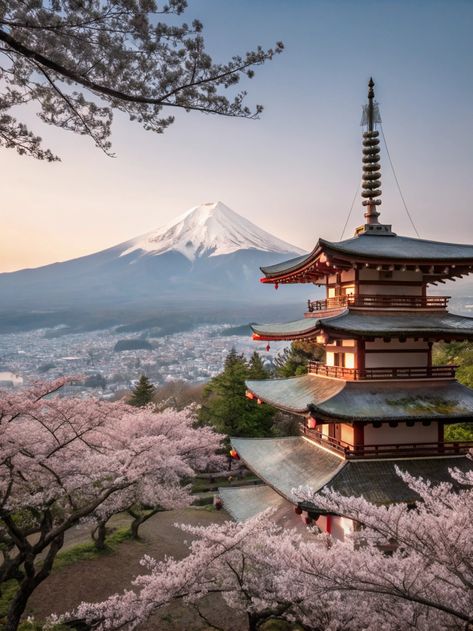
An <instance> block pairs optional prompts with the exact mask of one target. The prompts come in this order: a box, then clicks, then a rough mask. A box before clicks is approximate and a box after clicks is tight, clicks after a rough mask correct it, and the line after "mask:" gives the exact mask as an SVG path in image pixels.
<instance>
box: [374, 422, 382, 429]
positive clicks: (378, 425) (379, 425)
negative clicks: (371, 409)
mask: <svg viewBox="0 0 473 631" xmlns="http://www.w3.org/2000/svg"><path fill="white" fill-rule="evenodd" d="M381 425H382V423H381V421H373V427H374V428H375V429H379V428H380V427H381Z"/></svg>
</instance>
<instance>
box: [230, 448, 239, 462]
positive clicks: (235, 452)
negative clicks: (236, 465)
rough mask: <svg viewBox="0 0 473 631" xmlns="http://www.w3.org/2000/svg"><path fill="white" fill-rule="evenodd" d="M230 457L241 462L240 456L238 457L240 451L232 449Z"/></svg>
mask: <svg viewBox="0 0 473 631" xmlns="http://www.w3.org/2000/svg"><path fill="white" fill-rule="evenodd" d="M230 456H231V457H232V458H233V459H234V460H240V456H239V455H238V451H237V450H236V449H233V448H232V449H230Z"/></svg>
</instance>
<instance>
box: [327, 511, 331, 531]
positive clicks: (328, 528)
mask: <svg viewBox="0 0 473 631" xmlns="http://www.w3.org/2000/svg"><path fill="white" fill-rule="evenodd" d="M331 532H332V515H327V533H328V534H330V533H331Z"/></svg>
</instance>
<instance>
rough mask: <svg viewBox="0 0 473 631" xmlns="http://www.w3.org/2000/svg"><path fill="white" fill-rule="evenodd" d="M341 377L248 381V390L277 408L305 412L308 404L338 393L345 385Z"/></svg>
mask: <svg viewBox="0 0 473 631" xmlns="http://www.w3.org/2000/svg"><path fill="white" fill-rule="evenodd" d="M345 383H346V382H345V381H342V380H341V379H328V378H327V377H319V376H317V375H302V376H301V377H291V378H289V379H264V380H261V381H256V380H253V381H247V382H246V386H247V388H248V390H250V391H251V392H253V393H254V394H255V395H256V396H257V397H258V398H259V399H261V400H262V401H265V402H266V403H269V404H270V405H274V406H275V407H277V408H280V409H283V410H287V411H289V412H295V413H296V414H304V413H305V412H307V406H308V405H311V404H314V403H315V404H320V403H322V402H323V401H326V400H327V399H330V398H331V397H333V396H335V395H336V394H338V393H339V392H340V391H341V390H343V388H344V387H345Z"/></svg>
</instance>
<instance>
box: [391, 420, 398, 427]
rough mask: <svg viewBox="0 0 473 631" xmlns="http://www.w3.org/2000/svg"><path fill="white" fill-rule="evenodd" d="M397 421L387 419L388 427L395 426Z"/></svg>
mask: <svg viewBox="0 0 473 631" xmlns="http://www.w3.org/2000/svg"><path fill="white" fill-rule="evenodd" d="M398 425H399V423H398V422H397V421H389V427H397V426H398Z"/></svg>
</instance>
